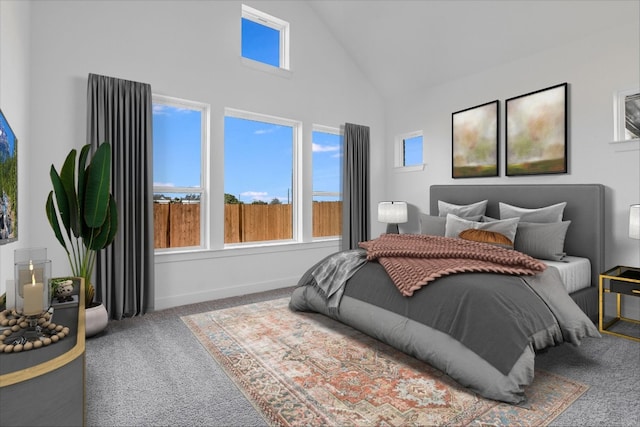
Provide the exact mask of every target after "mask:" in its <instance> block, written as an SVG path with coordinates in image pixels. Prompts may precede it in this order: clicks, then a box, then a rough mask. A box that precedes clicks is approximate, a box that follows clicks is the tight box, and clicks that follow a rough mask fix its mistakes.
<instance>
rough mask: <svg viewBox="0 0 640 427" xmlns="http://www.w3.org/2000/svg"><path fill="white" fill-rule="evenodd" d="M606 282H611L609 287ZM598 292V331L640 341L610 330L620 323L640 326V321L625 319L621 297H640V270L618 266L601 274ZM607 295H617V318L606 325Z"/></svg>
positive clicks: (631, 336)
mask: <svg viewBox="0 0 640 427" xmlns="http://www.w3.org/2000/svg"><path fill="white" fill-rule="evenodd" d="M606 282H609V287H605V283H606ZM598 290H599V292H598V301H599V310H598V329H599V330H600V332H603V333H606V334H611V335H616V336H619V337H623V338H628V339H631V340H634V341H640V337H637V336H633V335H627V334H624V333H621V332H615V331H612V330H610V328H611V327H612V326H613V325H615V324H616V323H618V322H629V323H635V324H640V320H636V319H630V318H628V317H623V316H622V309H621V295H631V296H635V297H640V268H636V267H626V266H616V267H613V268H612V269H610V270H607V271H605V272H604V273H602V274H600V283H599V286H598ZM607 293H614V294H616V316H615V317H614V318H613V319H612V320H610V321H608V322H606V323H605V321H604V317H605V313H604V295H605V294H607Z"/></svg>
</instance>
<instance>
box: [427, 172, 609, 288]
mask: <svg viewBox="0 0 640 427" xmlns="http://www.w3.org/2000/svg"><path fill="white" fill-rule="evenodd" d="M604 191H605V187H604V186H603V185H601V184H541V185H535V184H521V185H432V186H431V189H430V193H429V208H430V214H431V215H438V200H442V201H445V202H448V203H454V204H458V205H461V204H469V203H473V202H478V201H480V200H485V199H486V200H489V203H488V205H487V212H486V214H487V215H488V216H491V217H494V218H499V217H500V214H499V208H498V202H504V203H509V204H511V205H515V206H520V207H523V208H540V207H543V206H548V205H552V204H555V203H560V202H567V206H566V208H565V210H564V220H571V225H570V226H569V229H568V231H567V237H566V239H565V251H566V252H567V254H569V255H574V256H579V257H584V258H589V259H590V260H591V285H592V286H597V285H598V278H599V274H600V273H601V272H602V271H604V268H605V266H604Z"/></svg>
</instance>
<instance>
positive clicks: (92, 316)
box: [84, 304, 109, 338]
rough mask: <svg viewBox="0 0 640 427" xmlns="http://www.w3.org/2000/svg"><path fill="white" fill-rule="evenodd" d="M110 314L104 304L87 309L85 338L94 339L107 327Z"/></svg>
mask: <svg viewBox="0 0 640 427" xmlns="http://www.w3.org/2000/svg"><path fill="white" fill-rule="evenodd" d="M108 322H109V314H108V313H107V308H106V307H105V306H104V304H100V305H96V306H95V307H89V308H86V309H85V322H84V323H85V336H86V337H87V338H88V337H92V336H94V335H95V334H97V333H100V332H102V331H103V330H104V328H106V327H107V323H108Z"/></svg>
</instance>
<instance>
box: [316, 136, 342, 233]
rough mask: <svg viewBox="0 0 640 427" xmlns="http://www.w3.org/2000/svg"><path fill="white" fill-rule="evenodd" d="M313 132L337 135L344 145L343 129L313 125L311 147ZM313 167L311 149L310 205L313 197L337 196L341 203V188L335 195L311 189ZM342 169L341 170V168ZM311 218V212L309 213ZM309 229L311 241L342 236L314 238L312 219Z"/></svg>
mask: <svg viewBox="0 0 640 427" xmlns="http://www.w3.org/2000/svg"><path fill="white" fill-rule="evenodd" d="M314 132H321V133H328V134H331V135H337V136H339V137H341V138H342V142H343V144H344V128H342V129H341V128H337V127H332V126H326V125H318V124H313V125H311V146H313V133H314ZM340 152H341V154H342V155H344V145H343V146H342V147H341V150H340ZM340 164H341V165H342V161H341V162H340ZM313 168H314V165H313V149H312V155H311V174H310V175H311V204H312V206H313V198H314V197H315V196H338V197H339V199H340V201H341V202H343V201H344V200H343V199H342V187H341V188H340V191H338V192H337V193H335V192H319V191H315V190H314V188H313V172H314V169H313ZM341 169H342V168H341ZM339 173H340V180H342V170H340V171H339ZM312 210H313V208H312ZM311 214H312V216H313V212H312V213H311ZM309 226H310V228H311V230H312V231H311V239H312V241H323V240H336V239H340V238H341V237H342V236H340V235H335V236H321V237H315V236H313V218H312V220H311V224H309Z"/></svg>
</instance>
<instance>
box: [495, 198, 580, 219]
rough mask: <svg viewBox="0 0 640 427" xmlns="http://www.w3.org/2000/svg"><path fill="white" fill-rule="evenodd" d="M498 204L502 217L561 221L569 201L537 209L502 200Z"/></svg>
mask: <svg viewBox="0 0 640 427" xmlns="http://www.w3.org/2000/svg"><path fill="white" fill-rule="evenodd" d="M498 206H499V208H500V219H506V218H518V217H519V218H520V221H525V222H561V221H562V215H563V214H564V208H565V206H567V202H562V203H556V204H555V205H551V206H545V207H543V208H537V209H527V208H520V207H518V206H513V205H509V204H507V203H502V202H499V203H498Z"/></svg>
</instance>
